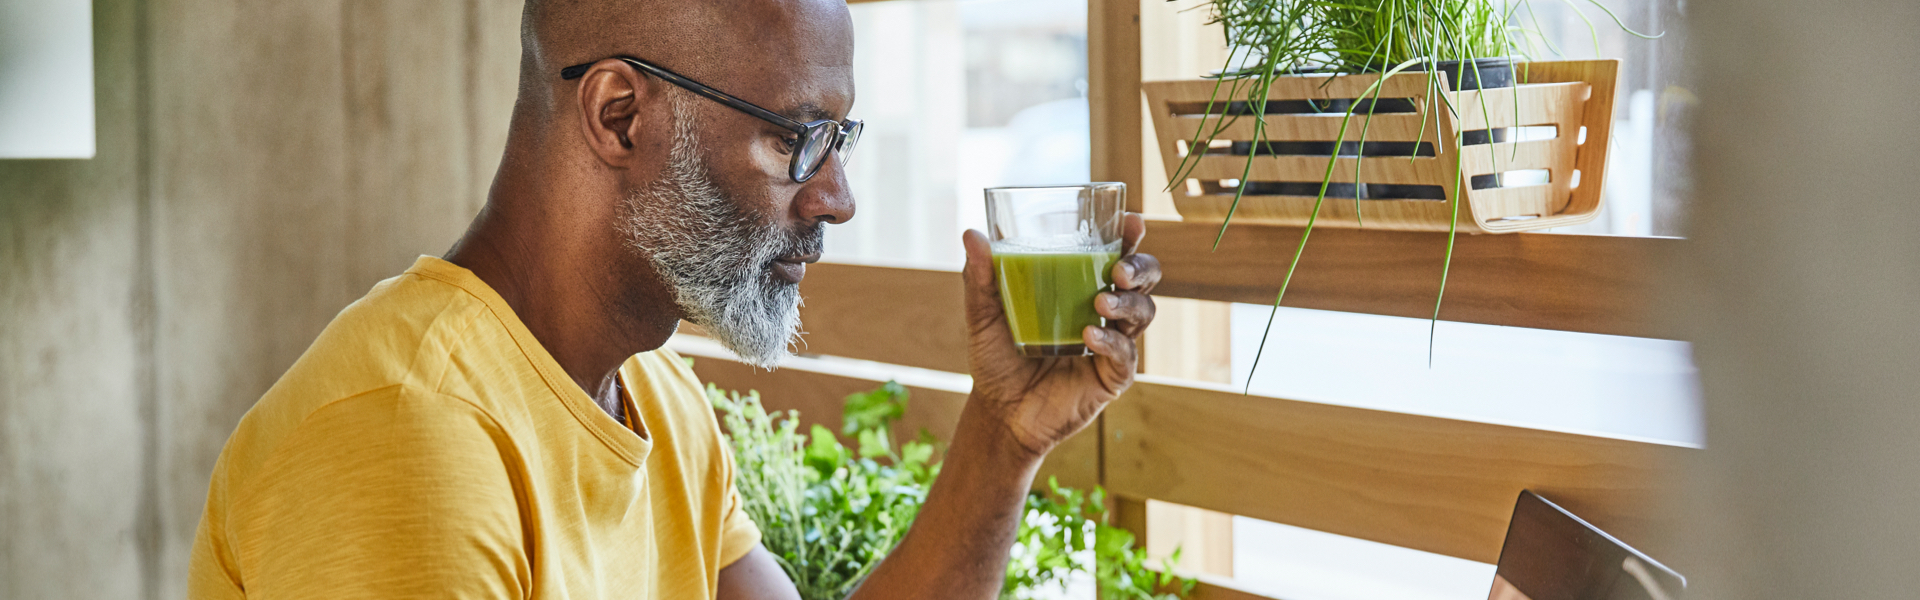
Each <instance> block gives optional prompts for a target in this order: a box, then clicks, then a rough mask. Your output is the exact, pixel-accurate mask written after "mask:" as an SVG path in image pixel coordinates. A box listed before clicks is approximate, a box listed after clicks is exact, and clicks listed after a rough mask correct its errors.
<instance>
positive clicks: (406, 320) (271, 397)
mask: <svg viewBox="0 0 1920 600" xmlns="http://www.w3.org/2000/svg"><path fill="white" fill-rule="evenodd" d="M491 317H492V315H491V313H490V311H489V309H488V307H487V305H486V303H485V302H483V301H481V300H479V299H477V298H475V297H473V296H472V295H471V294H469V293H467V292H466V291H465V290H463V289H461V288H459V287H457V286H454V285H450V284H447V283H445V282H441V281H437V280H434V279H432V278H428V277H423V276H421V275H418V274H415V273H412V272H409V273H406V274H402V275H400V276H397V277H394V278H391V279H388V280H386V281H382V282H380V283H379V284H378V285H375V286H374V288H373V289H372V290H371V291H369V292H368V293H367V295H366V296H364V297H362V298H360V299H359V300H356V301H354V303H353V304H350V305H348V306H347V308H346V309H344V310H342V311H340V314H339V315H337V316H335V317H334V320H333V322H331V323H328V324H327V327H326V329H324V330H322V331H321V332H320V335H319V337H317V338H315V339H314V342H313V344H312V345H311V346H309V347H308V348H307V351H306V352H305V353H302V354H301V356H300V358H299V359H298V360H297V361H295V362H294V364H293V366H292V367H291V368H289V369H287V372H286V374H285V375H283V376H282V377H281V379H280V381H279V382H277V383H275V384H274V386H273V388H271V389H269V390H268V392H267V394H266V395H265V396H264V397H263V398H262V399H261V402H263V403H265V402H274V401H282V399H283V398H284V399H297V400H300V401H301V403H303V404H307V405H308V406H307V408H309V409H312V408H318V406H319V404H320V403H324V402H331V401H334V400H338V399H341V398H345V397H349V396H352V395H355V394H359V393H362V392H365V391H368V390H372V389H377V388H382V387H386V386H392V385H404V386H409V387H412V388H416V389H420V390H427V391H432V392H441V391H443V390H442V386H443V385H444V384H445V380H446V378H447V376H448V373H449V370H451V369H452V368H453V357H454V356H456V355H457V354H460V353H463V352H468V353H471V352H472V351H473V350H475V349H480V350H482V351H484V350H485V349H487V348H490V347H493V346H498V345H500V344H502V343H505V344H506V345H507V347H509V348H512V347H513V346H512V345H511V343H507V342H502V341H501V340H498V339H494V338H502V337H505V336H506V334H505V332H504V331H500V327H499V326H498V325H497V324H495V323H492V322H491V321H494V319H492V318H491Z"/></svg>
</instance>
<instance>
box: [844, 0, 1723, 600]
mask: <svg viewBox="0 0 1920 600" xmlns="http://www.w3.org/2000/svg"><path fill="white" fill-rule="evenodd" d="M1603 1H1604V2H1606V4H1607V7H1608V8H1610V9H1612V10H1613V12H1614V13H1615V14H1617V15H1618V16H1619V17H1620V19H1621V20H1622V21H1623V22H1624V23H1625V24H1626V25H1627V26H1629V27H1631V28H1633V29H1635V30H1639V31H1645V32H1664V34H1665V35H1664V37H1662V38H1660V39H1658V40H1643V39H1639V38H1636V37H1633V36H1631V35H1629V34H1627V33H1625V32H1623V31H1621V30H1620V29H1619V28H1618V27H1616V26H1615V25H1613V23H1612V22H1611V19H1610V18H1609V17H1608V16H1607V15H1606V13H1604V12H1602V11H1600V10H1599V9H1596V8H1593V7H1592V6H1590V5H1584V4H1583V3H1576V4H1582V6H1580V7H1579V8H1580V9H1581V11H1582V13H1583V14H1585V16H1586V17H1587V18H1588V19H1591V20H1593V26H1592V29H1591V30H1590V29H1589V28H1588V26H1587V24H1586V22H1585V21H1583V20H1582V18H1581V15H1580V14H1576V13H1575V12H1574V9H1573V8H1571V7H1570V6H1569V5H1567V4H1566V3H1558V2H1535V3H1534V4H1533V8H1534V10H1535V12H1534V13H1531V14H1529V13H1526V12H1525V11H1523V12H1522V15H1521V17H1520V18H1521V19H1524V20H1525V21H1526V24H1528V25H1532V24H1533V23H1534V22H1535V21H1537V22H1538V25H1537V27H1538V28H1539V29H1540V30H1541V31H1542V32H1543V34H1544V35H1545V37H1546V38H1547V39H1546V41H1543V42H1541V44H1542V46H1544V45H1545V44H1546V43H1547V42H1551V44H1552V45H1553V46H1554V47H1556V48H1558V49H1559V50H1560V51H1561V52H1563V53H1564V54H1565V56H1566V57H1568V58H1588V57H1592V56H1595V52H1596V48H1597V51H1598V55H1599V56H1603V57H1617V58H1622V59H1623V65H1622V67H1623V68H1622V72H1621V79H1620V83H1621V85H1620V86H1619V89H1618V90H1617V93H1618V94H1619V98H1618V99H1617V101H1616V105H1615V106H1616V109H1615V119H1616V122H1615V124H1614V133H1613V135H1614V136H1615V138H1614V142H1613V144H1612V148H1613V149H1612V152H1613V154H1612V156H1611V157H1610V158H1609V168H1608V174H1607V181H1606V185H1605V194H1606V200H1605V206H1606V208H1604V209H1603V211H1602V212H1601V215H1600V217H1599V218H1598V219H1596V220H1595V221H1594V222H1592V223H1589V224H1586V225H1581V226H1578V227H1568V228H1562V230H1558V231H1554V232H1553V233H1570V234H1603V235H1626V236H1672V235H1677V234H1678V232H1679V231H1680V227H1681V224H1682V221H1683V218H1684V216H1683V215H1684V207H1683V205H1682V203H1681V201H1680V199H1681V198H1683V197H1684V196H1685V194H1686V191H1687V187H1688V185H1689V183H1690V182H1689V180H1688V178H1687V172H1686V166H1685V165H1686V162H1687V147H1686V137H1685V136H1684V131H1685V126H1686V123H1685V120H1686V118H1687V113H1688V111H1689V110H1690V107H1691V106H1692V105H1693V103H1694V102H1693V96H1692V94H1691V92H1689V91H1688V86H1687V85H1686V81H1687V80H1686V76H1687V71H1686V69H1685V67H1684V65H1683V64H1681V63H1680V62H1679V61H1678V60H1677V57H1678V56H1681V55H1683V54H1684V50H1685V45H1684V44H1685V31H1684V30H1683V29H1682V28H1681V26H1680V25H1681V23H1682V18H1683V17H1684V13H1685V6H1684V4H1683V3H1682V2H1683V1H1684V0H1603ZM1087 4H1088V3H1087V2H1085V0H959V1H954V0H915V1H911V2H909V1H894V2H868V3H859V4H855V5H853V6H852V11H853V15H854V22H855V29H856V36H857V43H856V47H855V77H856V81H857V85H858V90H859V100H858V104H857V106H856V112H857V114H858V116H859V117H860V118H863V119H865V120H866V121H867V123H868V125H867V126H868V130H867V134H866V137H865V138H864V139H863V141H862V147H861V151H860V154H859V155H858V156H857V157H856V158H855V160H854V162H853V163H852V164H851V165H850V166H849V167H848V173H849V177H850V179H851V180H852V183H853V186H854V194H855V196H856V198H857V199H858V201H859V212H858V217H857V218H855V219H854V220H853V221H852V222H851V223H849V224H847V225H844V226H839V227H835V228H833V229H831V230H830V231H829V235H828V238H827V258H828V260H829V261H838V262H860V263H880V264H890V265H896V264H902V263H912V264H918V265H921V266H934V267H937V268H946V269H954V268H957V265H958V263H959V262H960V260H961V254H960V248H959V244H958V242H957V235H958V233H959V232H960V231H961V230H963V229H965V228H969V227H974V228H977V227H981V226H982V224H983V223H984V218H983V211H982V207H981V206H982V202H981V191H980V190H981V189H982V188H985V187H991V186H996V185H1016V184H1035V183H1054V182H1078V181H1086V180H1087V179H1088V178H1089V173H1090V170H1089V164H1090V161H1089V152H1088V147H1089V138H1090V136H1089V130H1088V115H1089V110H1088V103H1087V93H1088V84H1087V80H1088V64H1089V61H1088V56H1087V52H1086V47H1087V46H1086V40H1087V35H1088V32H1087V29H1086V27H1087V13H1086V10H1087ZM1140 9H1141V10H1140V19H1141V20H1140V23H1141V32H1142V36H1143V48H1142V53H1141V54H1142V61H1143V65H1142V71H1143V74H1144V78H1145V79H1148V80H1153V79H1169V78H1186V77H1194V76H1197V75H1199V74H1201V73H1203V72H1206V71H1208V70H1211V69H1217V68H1219V65H1220V62H1221V61H1222V60H1224V53H1223V52H1218V51H1212V50H1210V49H1209V48H1208V47H1206V44H1207V43H1209V42H1212V43H1218V40H1219V39H1220V38H1219V36H1218V32H1217V31H1209V30H1208V29H1206V28H1205V27H1204V26H1203V24H1204V21H1205V10H1206V0H1177V1H1174V2H1163V1H1161V0H1142V1H1141V3H1140ZM1590 31H1591V32H1592V33H1591V34H1590V33H1589V32H1590ZM1596 38H1597V44H1596V41H1595V40H1596ZM1540 58H1543V59H1551V58H1552V57H1551V56H1542V57H1540ZM1143 126H1145V124H1144V122H1143ZM1147 135H1152V134H1151V132H1150V131H1149V132H1147ZM1146 151H1147V152H1149V153H1151V152H1154V151H1155V150H1154V146H1153V145H1152V144H1151V143H1149V144H1146ZM1142 162H1143V164H1144V165H1146V166H1147V173H1145V176H1146V182H1147V185H1146V186H1144V187H1145V188H1147V189H1141V190H1131V191H1130V193H1134V194H1138V195H1141V196H1143V197H1145V198H1146V199H1147V207H1148V211H1149V212H1154V211H1156V210H1158V211H1161V212H1163V213H1164V212H1165V211H1169V210H1171V205H1170V203H1167V202H1166V201H1165V200H1164V197H1165V195H1164V194H1160V198H1162V199H1161V200H1159V201H1158V202H1156V200H1155V194H1156V190H1155V189H1154V188H1155V186H1157V185H1165V181H1166V180H1165V176H1164V173H1160V172H1159V170H1160V169H1159V165H1160V161H1159V160H1158V158H1157V157H1156V156H1152V155H1149V156H1147V157H1145V158H1144V160H1143V161H1142ZM1433 270H1434V278H1435V283H1436V284H1437V283H1438V278H1439V270H1440V265H1439V264H1438V263H1437V262H1436V263H1435V264H1434V265H1433ZM1162 306H1163V309H1162V317H1161V318H1160V321H1159V322H1158V323H1157V324H1156V326H1155V329H1156V331H1157V332H1160V333H1161V334H1163V335H1169V336H1176V337H1177V336H1184V337H1187V338H1190V339H1193V338H1201V339H1206V340H1210V341H1208V342H1207V343H1211V344H1216V345H1220V346H1225V350H1224V351H1223V352H1222V353H1221V354H1220V356H1219V357H1217V360H1216V359H1215V358H1209V359H1208V360H1215V362H1218V363H1221V364H1217V365H1211V367H1212V368H1202V369H1197V370H1190V371H1191V372H1195V373H1205V375H1199V376H1200V377H1207V378H1211V379H1214V380H1216V381H1217V382H1218V383H1223V384H1225V383H1230V384H1231V385H1233V386H1235V388H1236V390H1237V389H1238V388H1239V387H1241V386H1248V384H1249V383H1251V386H1249V387H1250V388H1251V390H1252V391H1253V393H1254V394H1255V395H1260V396H1271V397H1277V398H1289V399H1297V400H1304V401H1310V402H1317V403H1325V404H1335V405H1344V406H1355V407H1364V408H1371V409H1379V410H1387V411H1394V412H1402V413H1414V414H1422V415H1430V416H1439V417H1446V418H1451V419H1461V420H1468V421H1480V422H1489V423H1499V424H1510V425H1517V426H1521V427H1527V428H1535V429H1547V430H1556V431H1563V432H1571V433H1580V434H1591V435H1598V436H1604V437H1613V438H1621V439H1629V440H1640V441H1649V442H1653V443H1659V444H1670V445H1683V446H1685V445H1696V446H1697V445H1700V444H1702V443H1703V433H1702V429H1703V426H1702V421H1701V408H1700V404H1699V400H1698V391H1697V389H1696V383H1695V372H1694V368H1693V366H1692V363H1691V357H1690V350H1689V347H1688V345H1687V344H1685V343H1683V342H1676V341H1669V340H1658V339H1646V338H1631V337H1621V336H1608V335H1597V334H1585V333H1573V332H1562V331H1549V330H1536V329H1523V328H1512V327H1499V326H1490V325H1476V324H1467V323H1455V322H1442V323H1440V324H1439V325H1438V327H1437V330H1436V331H1435V333H1434V337H1433V338H1432V340H1433V345H1432V347H1431V351H1432V358H1431V361H1432V362H1431V366H1429V362H1428V361H1429V354H1428V352H1429V346H1428V340H1429V337H1428V327H1429V323H1428V322H1427V321H1426V320H1424V319H1408V318H1400V317H1388V316H1378V315H1368V314H1357V313H1342V312H1328V311H1316V310H1305V309H1292V308H1286V309H1281V310H1280V311H1279V313H1278V314H1277V316H1276V318H1275V319H1274V321H1273V325H1272V329H1271V330H1270V332H1271V335H1270V339H1269V340H1268V342H1267V347H1266V350H1265V354H1264V355H1263V356H1262V357H1261V359H1260V367H1259V370H1258V371H1253V370H1252V369H1251V367H1252V364H1253V357H1254V354H1255V351H1256V349H1257V348H1258V344H1259V342H1260V339H1261V337H1262V335H1263V333H1266V332H1264V331H1263V327H1264V326H1266V325H1267V323H1268V314H1269V311H1270V310H1271V309H1270V308H1269V307H1266V306H1258V305H1247V304H1237V305H1224V304H1221V303H1205V302H1202V301H1193V300H1178V299H1169V300H1168V301H1167V302H1165V303H1164V304H1163V305H1162ZM1209 310H1211V311H1215V312H1216V313H1219V314H1221V315H1223V318H1220V319H1209V318H1198V317H1195V316H1194V315H1195V314H1197V313H1198V312H1204V311H1209ZM1181 328H1186V331H1184V332H1182V331H1181ZM1150 343H1151V342H1150ZM1150 361H1151V359H1150ZM1205 366H1206V365H1203V367H1205ZM1232 522H1233V523H1232V527H1231V529H1232V531H1233V540H1232V544H1231V547H1232V550H1233V552H1232V561H1231V565H1232V566H1231V570H1232V571H1233V573H1234V575H1235V578H1236V580H1237V581H1238V583H1239V584H1240V585H1242V586H1244V587H1246V588H1247V589H1248V590H1249V591H1253V592H1256V593H1261V594H1265V595H1269V596H1273V597H1284V598H1289V599H1292V600H1367V599H1374V598H1421V599H1435V600H1439V599H1452V600H1467V599H1472V600H1480V599H1481V598H1485V597H1486V583H1487V581H1488V580H1489V579H1490V578H1491V573H1492V566H1491V565H1488V564H1485V563H1479V562H1474V561H1468V560H1463V559H1458V558H1452V557H1447V556H1442V555H1438V554H1430V553H1425V552H1420V551H1417V550H1410V549H1406V548H1399V547H1394V546H1388V545H1384V544H1377V543H1373V542H1367V541H1363V540H1358V539H1354V538H1349V537H1343V536H1339V535H1334V534H1331V533H1323V532H1317V531H1311V530H1306V529H1300V528H1297V527H1290V526H1287V525H1281V524H1275V523H1268V522H1264V521H1259V520H1256V519H1250V518H1246V517H1234V518H1233V519H1232ZM1068 595H1069V596H1070V597H1090V595H1091V590H1090V589H1087V588H1086V586H1084V585H1083V586H1079V587H1075V588H1073V589H1071V590H1070V593H1069V594H1068Z"/></svg>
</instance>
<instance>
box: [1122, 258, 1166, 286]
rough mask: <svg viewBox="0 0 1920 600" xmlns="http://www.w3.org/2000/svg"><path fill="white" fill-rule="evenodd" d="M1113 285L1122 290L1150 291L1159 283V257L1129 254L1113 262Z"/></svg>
mask: <svg viewBox="0 0 1920 600" xmlns="http://www.w3.org/2000/svg"><path fill="white" fill-rule="evenodd" d="M1111 275H1112V277H1113V286H1114V287H1117V288H1120V289H1123V290H1134V291H1137V292H1141V293H1152V292H1153V286H1156V285H1159V284H1160V259H1158V258H1154V257H1153V255H1152V254H1129V255H1126V256H1124V257H1121V258H1120V260H1117V261H1114V263H1113V273H1112V274H1111Z"/></svg>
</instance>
